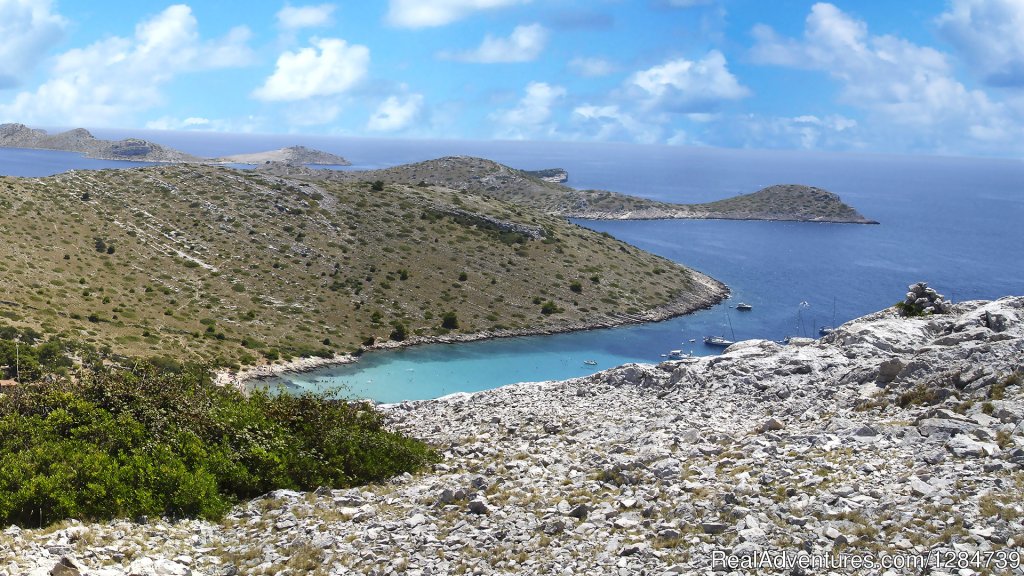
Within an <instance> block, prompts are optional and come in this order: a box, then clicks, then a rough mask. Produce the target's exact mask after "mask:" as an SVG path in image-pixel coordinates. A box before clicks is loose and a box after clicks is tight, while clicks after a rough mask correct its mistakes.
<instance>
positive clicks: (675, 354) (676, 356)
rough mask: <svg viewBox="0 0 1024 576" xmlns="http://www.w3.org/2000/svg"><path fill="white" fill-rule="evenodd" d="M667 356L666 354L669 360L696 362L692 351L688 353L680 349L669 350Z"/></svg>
mask: <svg viewBox="0 0 1024 576" xmlns="http://www.w3.org/2000/svg"><path fill="white" fill-rule="evenodd" d="M662 356H666V354H662ZM667 356H668V359H669V360H681V361H683V362H696V361H697V357H696V356H694V355H693V352H690V353H689V354H687V353H686V352H683V351H682V350H669V352H668V354H667Z"/></svg>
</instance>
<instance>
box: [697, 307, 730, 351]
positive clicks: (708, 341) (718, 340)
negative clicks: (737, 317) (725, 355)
mask: <svg viewBox="0 0 1024 576" xmlns="http://www.w3.org/2000/svg"><path fill="white" fill-rule="evenodd" d="M725 319H726V320H728V321H729V330H730V331H731V332H732V338H733V339H732V340H729V339H727V338H726V337H725V336H705V337H704V345H705V346H721V347H722V348H725V347H727V346H732V345H733V344H735V343H736V331H735V330H733V327H732V318H730V317H729V311H728V310H726V311H725Z"/></svg>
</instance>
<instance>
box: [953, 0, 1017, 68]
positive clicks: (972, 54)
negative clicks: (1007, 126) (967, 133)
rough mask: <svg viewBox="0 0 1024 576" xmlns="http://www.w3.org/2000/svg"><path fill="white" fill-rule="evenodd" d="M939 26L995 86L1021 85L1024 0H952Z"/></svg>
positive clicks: (970, 62)
mask: <svg viewBox="0 0 1024 576" xmlns="http://www.w3.org/2000/svg"><path fill="white" fill-rule="evenodd" d="M937 23H938V26H939V30H940V31H941V32H942V34H943V36H945V37H946V38H947V39H948V40H949V41H950V42H951V43H952V44H953V45H954V46H955V47H956V48H957V49H958V50H960V51H961V52H962V53H963V54H964V55H965V57H966V58H967V61H968V63H969V64H970V65H971V69H972V70H974V71H976V72H978V73H979V74H980V75H981V76H982V78H983V79H984V80H985V82H987V83H989V84H991V85H994V86H1013V87H1020V86H1024V2H1021V1H1020V0H953V2H952V3H951V5H950V8H949V11H948V12H945V13H943V14H942V15H941V16H939V18H938V20H937Z"/></svg>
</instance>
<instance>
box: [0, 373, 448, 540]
mask: <svg viewBox="0 0 1024 576" xmlns="http://www.w3.org/2000/svg"><path fill="white" fill-rule="evenodd" d="M435 458H436V457H435V455H434V454H433V453H432V452H431V451H430V450H429V449H428V448H427V447H426V446H425V445H423V444H422V443H420V442H417V441H415V440H410V439H408V438H405V437H402V436H400V435H398V434H395V433H392V432H389V431H387V430H385V429H384V426H383V418H382V416H381V414H380V413H379V412H377V411H376V410H375V409H374V408H373V407H372V406H370V405H368V404H349V403H346V402H340V401H336V400H331V399H328V398H326V397H324V396H314V395H304V396H291V395H287V394H273V395H272V394H268V393H266V392H259V391H254V392H252V393H250V394H248V395H243V394H242V393H240V392H239V391H237V390H235V389H233V388H228V387H219V386H215V385H213V384H212V383H211V382H210V378H209V373H208V372H207V371H206V370H204V369H200V368H198V367H185V368H183V369H182V370H181V371H179V372H160V371H158V370H156V369H154V368H151V367H148V368H146V369H144V370H141V371H139V372H137V373H133V372H129V371H100V372H94V373H86V374H83V375H82V376H81V377H80V378H79V379H74V380H73V379H60V380H56V381H54V382H52V383H40V384H36V385H33V386H20V387H17V388H15V389H13V390H12V391H10V392H8V393H7V398H6V399H5V402H4V403H3V404H0V521H2V522H4V523H17V524H22V525H46V524H50V523H52V522H55V521H58V520H61V519H64V518H71V517H74V518H80V519H88V520H98V519H105V518H113V517H133V516H138V515H143V514H145V515H166V516H170V517H185V516H199V517H205V518H216V517H218V516H220V515H221V514H223V513H224V512H225V511H226V510H227V509H228V508H230V507H231V506H232V505H233V504H234V503H236V502H237V501H238V500H239V499H241V498H248V497H252V496H256V495H259V494H264V493H266V492H268V491H270V490H274V489H277V488H289V489H300V490H308V489H312V488H315V487H317V486H332V487H348V486H354V485H357V484H362V483H366V482H374V481H380V480H384V479H386V478H388V477H391V476H393V475H395V474H398V473H401V472H405V471H412V470H415V469H417V468H419V467H421V466H423V465H424V464H426V463H428V462H430V461H432V460H433V459H435Z"/></svg>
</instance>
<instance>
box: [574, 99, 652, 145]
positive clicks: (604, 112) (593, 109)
mask: <svg viewBox="0 0 1024 576" xmlns="http://www.w3.org/2000/svg"><path fill="white" fill-rule="evenodd" d="M570 121H571V122H572V124H573V125H574V126H575V127H576V128H577V130H578V133H577V135H576V137H577V138H578V139H584V140H603V141H604V140H627V141H635V142H640V143H641V144H652V143H655V142H657V141H658V140H659V139H660V138H661V134H662V130H661V128H660V127H659V126H658V125H657V124H651V123H648V122H644V121H642V120H639V119H637V118H636V117H635V116H634V115H633V114H630V113H629V112H625V111H623V110H622V109H620V108H619V107H618V106H617V105H614V104H611V105H604V106H597V105H593V104H584V105H582V106H577V107H576V108H574V109H573V111H572V116H571V118H570Z"/></svg>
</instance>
